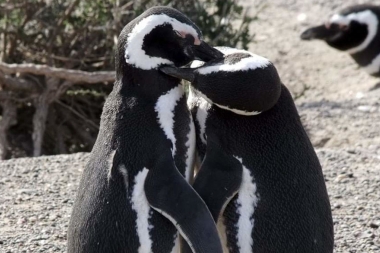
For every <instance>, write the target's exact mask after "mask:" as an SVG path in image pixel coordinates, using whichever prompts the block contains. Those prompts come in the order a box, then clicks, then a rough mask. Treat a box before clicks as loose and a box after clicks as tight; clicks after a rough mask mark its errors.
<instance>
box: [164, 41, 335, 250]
mask: <svg viewBox="0 0 380 253" xmlns="http://www.w3.org/2000/svg"><path fill="white" fill-rule="evenodd" d="M219 50H221V51H222V52H223V53H224V55H225V57H224V58H223V59H216V60H212V61H209V62H207V63H204V64H203V65H202V64H201V66H199V67H196V68H176V67H173V66H164V67H162V68H161V71H163V72H164V73H166V74H168V75H171V76H175V77H178V78H184V79H186V80H188V81H190V82H191V90H192V91H191V92H192V94H191V96H189V101H188V104H189V106H190V107H191V111H192V114H193V118H194V121H195V125H196V132H197V151H198V153H199V156H200V159H201V161H202V163H201V166H200V170H199V172H198V173H197V175H196V177H195V181H194V183H193V188H194V189H195V190H196V191H197V192H198V193H199V195H200V196H201V197H202V199H203V200H204V201H205V203H206V204H207V206H208V208H209V210H210V212H211V213H212V215H213V218H214V220H215V221H216V222H217V226H218V231H219V236H220V237H221V239H222V244H223V250H224V251H223V252H224V253H259V252H308V253H314V252H315V253H317V252H318V253H329V252H333V247H334V231H333V221H332V214H331V207H330V202H329V197H328V194H327V190H326V185H325V182H324V178H323V173H322V169H321V165H320V163H319V160H318V158H317V156H316V153H315V151H314V148H313V146H312V144H311V142H310V140H309V138H308V136H307V134H306V132H305V130H304V128H303V126H302V124H301V121H300V117H299V115H298V112H297V109H296V107H295V104H294V102H293V99H292V97H291V94H290V93H289V91H288V89H287V88H286V87H285V86H284V85H283V84H282V82H281V79H280V77H279V75H278V73H277V71H276V68H275V66H274V65H273V64H272V63H271V62H270V61H269V60H267V59H266V58H264V57H261V56H258V55H255V54H252V53H250V52H248V51H244V50H237V49H232V48H219Z"/></svg>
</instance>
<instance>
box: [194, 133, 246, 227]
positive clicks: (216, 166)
mask: <svg viewBox="0 0 380 253" xmlns="http://www.w3.org/2000/svg"><path fill="white" fill-rule="evenodd" d="M242 179H243V165H242V164H241V162H240V161H239V160H238V159H236V158H235V157H233V156H232V155H227V154H226V153H225V152H224V151H223V150H222V149H221V146H220V144H219V143H218V141H217V140H213V139H212V138H210V136H209V137H208V140H207V149H206V155H205V158H204V161H203V163H202V165H201V168H200V170H199V172H198V174H197V175H196V178H195V181H194V184H193V188H194V189H195V190H196V191H197V193H198V194H199V195H200V196H201V198H202V199H203V200H204V201H205V202H206V205H207V207H208V208H209V210H210V212H211V214H212V216H213V218H214V220H215V222H216V223H217V221H218V218H219V216H220V215H221V214H222V213H223V211H224V208H225V207H226V206H227V204H228V203H229V201H230V200H231V199H232V198H233V197H234V196H235V195H236V194H237V192H238V191H239V189H240V185H241V183H242Z"/></svg>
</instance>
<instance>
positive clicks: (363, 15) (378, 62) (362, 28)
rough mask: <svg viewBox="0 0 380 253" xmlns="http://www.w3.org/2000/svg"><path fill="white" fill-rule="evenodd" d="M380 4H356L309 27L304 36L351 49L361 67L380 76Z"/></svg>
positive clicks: (338, 47) (334, 46) (341, 48)
mask: <svg viewBox="0 0 380 253" xmlns="http://www.w3.org/2000/svg"><path fill="white" fill-rule="evenodd" d="M379 22H380V6H374V5H368V4H365V5H355V6H350V7H348V8H345V9H343V10H342V11H341V12H339V13H337V14H334V15H333V16H331V18H330V19H329V20H328V21H327V22H326V23H325V24H322V25H319V26H316V27H312V28H309V29H307V30H306V31H304V32H303V33H302V34H301V39H303V40H312V39H320V40H324V41H326V43H327V44H328V45H330V46H331V47H333V48H336V49H338V50H341V51H344V52H347V53H349V54H350V55H351V57H352V58H353V59H354V60H355V61H356V63H357V64H359V66H360V67H361V68H363V69H364V70H365V71H366V72H368V73H369V74H370V75H372V76H377V77H380V32H379V29H380V24H379Z"/></svg>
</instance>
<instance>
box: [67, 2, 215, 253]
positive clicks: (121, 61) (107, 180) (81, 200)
mask: <svg viewBox="0 0 380 253" xmlns="http://www.w3.org/2000/svg"><path fill="white" fill-rule="evenodd" d="M201 39H202V38H201V32H200V30H199V29H198V28H197V26H196V25H195V24H194V23H193V22H191V21H190V20H189V19H188V18H187V17H186V16H185V15H183V14H182V13H180V12H179V11H177V10H175V9H172V8H168V7H154V8H151V9H149V10H147V11H146V12H144V13H143V14H141V15H140V16H139V17H137V18H136V19H134V20H133V21H131V22H130V23H129V24H127V25H126V26H125V27H124V29H123V30H122V32H121V34H120V36H119V40H118V45H117V50H116V63H115V65H116V81H115V83H114V87H113V90H112V92H111V94H110V95H109V97H108V98H107V100H106V103H105V105H104V108H103V113H102V116H101V123H100V130H99V134H98V138H97V140H96V143H95V145H94V148H93V150H92V152H91V155H90V158H89V162H88V164H87V166H86V168H85V170H84V171H83V175H82V179H81V181H80V185H79V188H78V193H77V197H76V201H75V204H74V207H73V212H72V216H71V221H70V225H69V229H68V252H70V253H74V252H75V253H77V252H83V253H84V252H85V253H89V252H91V253H93V252H104V253H113V252H115V253H121V252H125V253H177V252H179V246H178V241H179V239H178V232H177V230H178V231H179V233H180V234H181V235H182V236H183V237H184V238H185V240H186V241H187V242H188V243H189V245H190V246H191V248H192V250H193V252H195V253H201V252H202V253H210V252H218V253H220V252H222V246H221V242H220V239H219V237H218V232H217V229H216V225H215V222H214V220H213V219H212V216H211V214H210V212H209V210H208V209H207V206H206V205H205V203H204V202H203V201H202V199H201V198H200V197H199V195H198V194H197V193H196V192H195V191H194V189H192V188H191V186H190V184H188V182H187V181H186V180H185V177H186V179H189V178H190V176H191V174H192V172H191V168H192V159H193V152H194V149H195V130H194V125H193V121H192V117H191V114H190V112H189V110H188V108H187V105H186V97H185V94H184V90H183V87H182V86H181V84H180V79H178V78H173V77H170V76H167V75H165V74H163V73H162V72H160V71H159V69H158V68H159V67H160V66H161V65H163V64H166V65H172V66H182V65H185V64H187V63H189V62H190V61H192V60H194V59H202V60H204V61H209V60H211V59H214V58H218V57H222V54H221V53H220V52H219V51H217V50H215V49H214V48H212V47H210V46H208V45H207V44H206V43H205V42H203V41H202V40H201Z"/></svg>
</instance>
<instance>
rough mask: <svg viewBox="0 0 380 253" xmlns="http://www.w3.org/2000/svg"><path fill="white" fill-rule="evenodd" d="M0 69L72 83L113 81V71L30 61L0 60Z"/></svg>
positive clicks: (8, 72) (7, 72)
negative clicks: (77, 68)
mask: <svg viewBox="0 0 380 253" xmlns="http://www.w3.org/2000/svg"><path fill="white" fill-rule="evenodd" d="M0 70H1V71H3V72H4V73H6V74H15V73H30V74H35V75H45V76H49V77H55V78H61V79H64V80H68V81H70V82H72V83H89V84H93V83H109V82H114V81H115V72H114V71H97V72H86V71H81V70H70V69H63V68H54V67H49V66H47V65H37V64H32V63H25V64H7V63H4V62H0Z"/></svg>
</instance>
